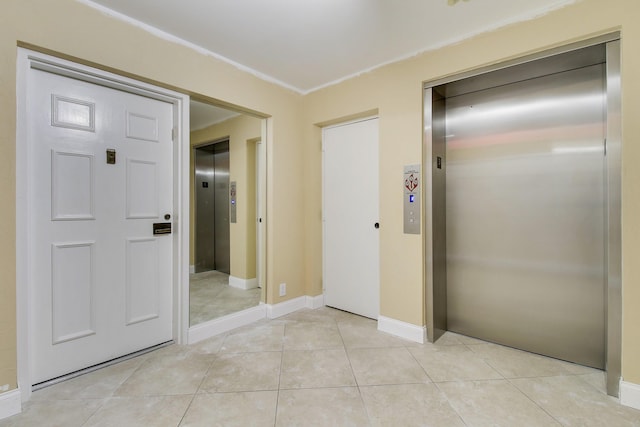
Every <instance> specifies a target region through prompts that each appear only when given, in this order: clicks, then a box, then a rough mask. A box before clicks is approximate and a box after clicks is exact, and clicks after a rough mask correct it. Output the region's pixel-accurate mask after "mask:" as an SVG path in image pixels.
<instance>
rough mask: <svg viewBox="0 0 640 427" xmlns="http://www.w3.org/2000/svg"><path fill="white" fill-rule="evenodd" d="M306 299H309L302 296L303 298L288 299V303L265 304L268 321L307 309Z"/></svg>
mask: <svg viewBox="0 0 640 427" xmlns="http://www.w3.org/2000/svg"><path fill="white" fill-rule="evenodd" d="M307 298H309V297H306V296H304V297H298V298H294V299H290V300H289V301H285V302H281V303H278V304H266V307H267V317H268V318H269V319H275V318H277V317H282V316H286V315H287V314H291V313H293V312H294V311H298V310H301V309H303V308H307Z"/></svg>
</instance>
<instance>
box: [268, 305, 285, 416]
mask: <svg viewBox="0 0 640 427" xmlns="http://www.w3.org/2000/svg"><path fill="white" fill-rule="evenodd" d="M285 317H286V316H285ZM271 321H272V320H271V319H269V322H268V323H271ZM286 339H287V322H286V321H285V323H284V325H283V327H282V343H281V344H280V371H279V372H278V389H277V393H276V407H275V408H274V410H273V426H274V427H275V426H276V425H277V424H278V405H279V404H280V384H281V382H282V367H283V365H284V343H285V340H286Z"/></svg>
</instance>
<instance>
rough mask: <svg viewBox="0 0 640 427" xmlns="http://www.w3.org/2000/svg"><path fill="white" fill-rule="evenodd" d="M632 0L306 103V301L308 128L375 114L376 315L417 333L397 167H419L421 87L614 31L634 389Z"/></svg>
mask: <svg viewBox="0 0 640 427" xmlns="http://www.w3.org/2000/svg"><path fill="white" fill-rule="evenodd" d="M639 18H640V2H638V1H637V0H610V1H606V2H605V1H602V0H583V1H578V2H576V3H575V4H573V5H571V6H568V7H566V8H564V9H560V10H558V11H555V12H553V13H551V14H548V15H546V16H542V17H539V18H537V19H535V20H531V21H527V22H524V23H520V24H517V25H511V26H509V27H506V28H504V29H501V30H498V31H494V32H491V33H487V34H483V35H481V36H478V37H475V38H473V39H470V40H467V41H464V42H461V43H458V44H455V45H452V46H449V47H445V48H442V49H439V50H436V51H432V52H428V53H426V54H423V55H420V56H417V57H415V58H412V59H409V60H406V61H403V62H400V63H396V64H392V65H389V66H386V67H383V68H381V69H378V70H375V71H373V72H369V73H366V74H364V75H362V76H360V77H358V78H355V79H351V80H348V81H346V82H344V83H341V84H339V85H336V86H332V87H329V88H326V89H324V90H320V91H317V92H314V93H312V94H310V95H308V96H305V99H304V112H305V118H304V123H305V128H304V132H305V153H304V165H305V173H306V179H305V182H306V183H307V185H308V186H309V191H307V192H306V193H305V201H304V203H305V210H306V218H307V221H306V223H305V235H306V236H307V241H306V254H307V258H306V265H307V266H310V267H311V268H307V270H306V272H305V274H306V282H307V286H308V288H307V293H308V294H310V295H315V294H318V293H320V292H321V283H322V271H321V268H320V266H321V262H322V256H321V255H322V253H321V245H322V234H321V220H320V215H319V212H321V186H320V179H321V175H320V174H321V151H320V139H321V137H320V132H319V129H318V128H317V126H314V125H315V124H318V123H322V122H326V121H331V120H335V119H337V118H340V117H347V116H350V115H353V114H357V113H359V112H364V111H369V110H373V109H378V111H379V117H380V159H381V161H380V200H381V203H380V224H381V227H380V273H381V274H380V277H381V296H380V300H381V310H380V313H381V314H382V315H383V316H387V317H391V318H394V319H398V320H401V321H405V322H409V323H413V324H415V325H423V324H424V323H423V322H424V316H425V313H424V310H423V301H424V298H423V296H424V291H423V285H422V277H423V276H422V274H423V273H422V264H423V259H424V253H423V250H422V240H421V237H420V236H414V235H405V234H403V233H402V209H401V206H402V188H401V186H400V183H401V179H402V167H403V165H405V164H414V163H421V141H422V133H421V132H422V131H421V127H422V126H421V125H422V117H421V110H422V100H421V96H422V90H421V88H422V82H423V81H429V80H434V79H439V78H442V77H446V76H449V75H454V74H457V73H460V72H463V71H468V70H472V69H475V68H479V67H481V66H485V65H490V64H495V63H499V62H502V61H506V60H509V59H514V58H517V57H521V56H524V55H527V54H531V53H535V52H539V51H543V50H546V49H549V48H553V47H556V46H561V45H564V44H567V43H571V42H575V41H579V40H584V39H587V38H591V37H593V36H597V35H602V34H606V33H609V32H612V31H618V30H621V31H622V80H623V81H622V88H623V89H622V90H623V94H622V98H623V101H622V102H623V106H622V107H623V118H622V120H623V139H624V141H623V164H622V171H623V172H622V175H623V176H622V179H623V189H622V191H623V293H624V295H623V298H624V302H623V317H624V319H623V366H622V368H623V376H624V378H625V380H626V381H631V382H634V383H640V264H639V263H638V262H637V261H636V258H637V257H638V254H639V253H640V222H639V221H638V218H640V186H639V185H638V183H639V182H640V168H639V167H637V166H636V165H637V164H638V163H640V143H638V142H639V141H640V125H639V124H638V116H640V80H639V79H638V76H640V25H638V19H639Z"/></svg>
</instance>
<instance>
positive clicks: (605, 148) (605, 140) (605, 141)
mask: <svg viewBox="0 0 640 427" xmlns="http://www.w3.org/2000/svg"><path fill="white" fill-rule="evenodd" d="M604 155H605V157H606V156H607V138H605V139H604Z"/></svg>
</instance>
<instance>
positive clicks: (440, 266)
mask: <svg viewBox="0 0 640 427" xmlns="http://www.w3.org/2000/svg"><path fill="white" fill-rule="evenodd" d="M619 40H620V34H619V33H614V34H609V35H606V36H602V37H598V38H596V39H590V40H586V41H583V42H579V43H574V44H571V45H567V46H564V47H561V48H556V49H553V50H550V51H546V52H542V53H539V54H535V55H530V56H527V57H524V58H520V59H519V60H514V61H509V62H507V63H503V64H499V65H495V66H491V67H484V68H481V69H478V70H475V71H471V72H466V73H463V74H459V75H456V76H452V77H449V78H446V79H440V80H435V81H430V82H425V84H424V104H423V111H424V123H423V129H424V134H423V159H422V160H423V170H424V175H425V182H426V184H427V185H425V186H424V187H423V188H424V189H423V193H424V194H423V209H424V212H425V215H424V216H423V217H424V222H425V224H424V228H423V229H424V230H425V232H424V235H423V244H424V254H425V268H424V272H425V273H424V286H425V295H426V301H425V312H426V328H427V339H428V340H429V341H430V342H434V341H435V340H437V339H438V338H439V337H440V336H441V335H442V334H443V333H444V332H445V331H446V330H447V324H446V322H447V320H446V319H447V314H446V306H447V300H446V298H447V297H446V243H445V244H444V245H443V243H442V242H443V241H446V235H444V236H443V234H444V233H443V232H441V231H440V230H443V229H444V226H445V225H446V215H445V211H444V207H443V206H442V205H444V191H445V188H444V186H442V185H440V183H441V182H442V181H443V180H444V174H445V172H444V171H445V169H438V168H437V167H435V164H436V161H437V158H438V157H441V158H443V156H444V150H445V139H444V137H445V134H444V115H443V114H440V113H441V112H440V111H439V108H438V102H439V101H440V100H441V98H442V97H443V95H444V94H440V93H438V92H437V91H436V90H435V88H436V87H438V86H441V85H444V84H448V83H453V82H457V81H461V80H465V79H468V78H470V77H475V76H480V75H482V74H486V73H489V72H493V71H497V70H502V69H508V68H510V67H513V66H516V65H521V64H526V63H530V62H532V61H536V60H539V59H543V58H547V57H551V56H554V55H559V54H563V53H569V52H571V51H575V50H577V49H581V48H585V47H590V46H595V45H599V44H605V45H606V77H605V79H606V99H607V105H606V107H605V109H606V111H607V122H606V133H605V136H606V158H605V168H606V176H605V191H606V195H605V221H606V226H605V233H606V236H605V269H606V274H605V281H606V282H605V301H606V302H605V331H606V336H605V352H606V354H605V370H606V377H607V378H606V383H607V393H608V394H609V395H612V396H618V394H619V386H620V379H621V332H622V320H621V319H622V317H621V313H622V294H621V273H622V263H621V196H620V190H621V172H620V171H621V141H622V137H621V123H620V109H621V103H620V42H619ZM469 81H472V80H469ZM445 163H446V160H445Z"/></svg>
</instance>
